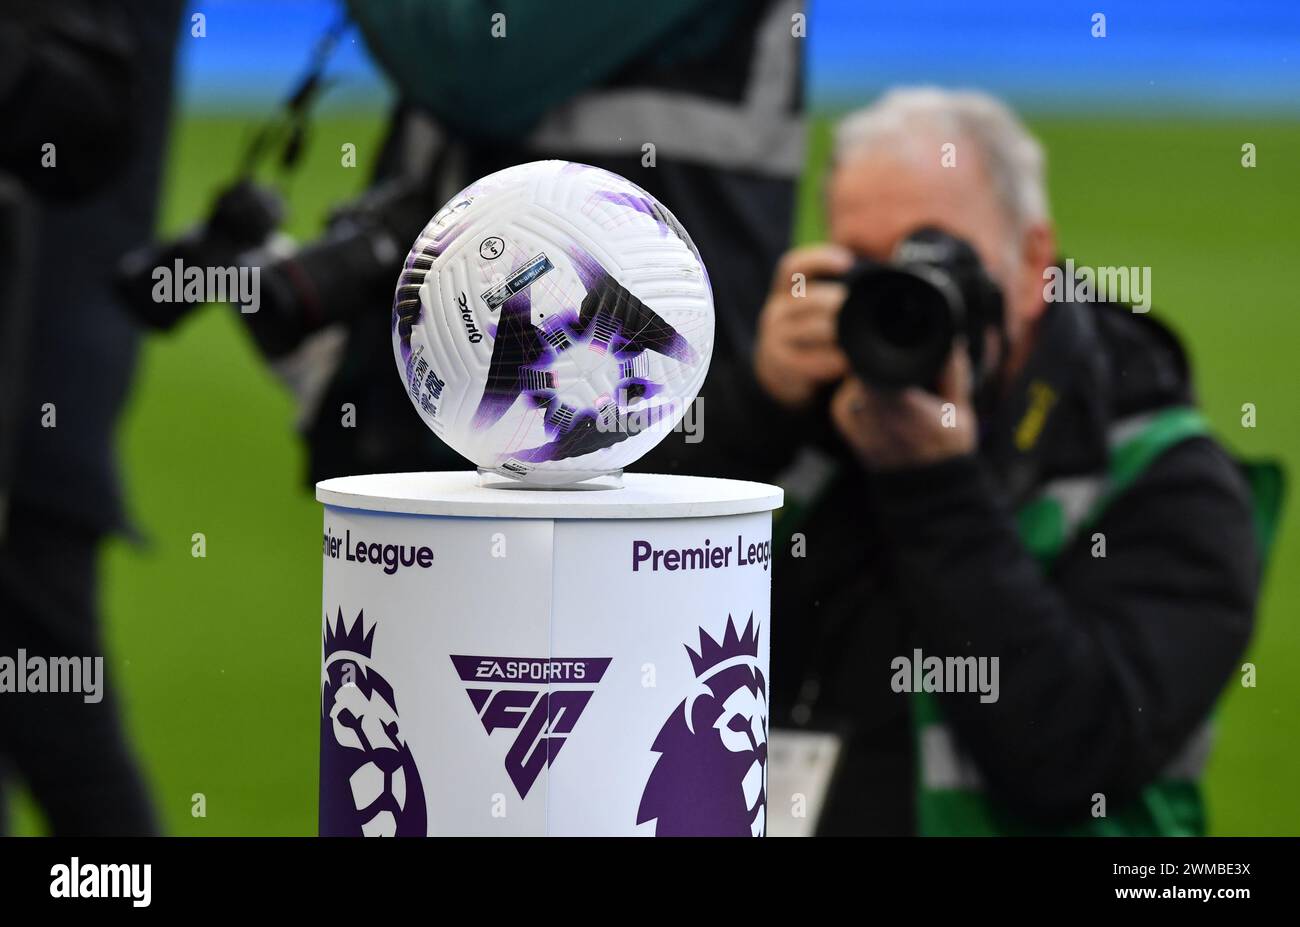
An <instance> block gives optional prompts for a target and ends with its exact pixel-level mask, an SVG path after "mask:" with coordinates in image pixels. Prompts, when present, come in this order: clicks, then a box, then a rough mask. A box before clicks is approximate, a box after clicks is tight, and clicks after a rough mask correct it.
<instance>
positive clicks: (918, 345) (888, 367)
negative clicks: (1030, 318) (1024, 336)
mask: <svg viewBox="0 0 1300 927" xmlns="http://www.w3.org/2000/svg"><path fill="white" fill-rule="evenodd" d="M844 283H845V284H846V285H847V286H848V290H849V292H848V296H847V297H846V298H845V300H844V306H843V307H842V308H841V310H840V318H839V340H840V346H841V347H842V348H843V349H844V353H845V354H846V355H847V356H848V359H849V364H850V366H851V367H852V368H853V372H854V373H856V374H857V375H858V376H859V377H861V378H862V379H863V380H864V381H866V382H868V383H871V384H872V385H874V386H878V387H884V388H886V389H901V388H903V387H907V386H920V387H924V388H927V389H933V388H934V387H935V386H936V384H937V383H938V381H939V374H940V372H941V371H942V370H943V365H944V363H945V362H946V361H947V359H948V355H949V354H950V353H951V352H952V347H953V343H954V342H955V341H956V339H957V338H958V337H964V338H965V339H966V341H967V347H968V349H969V350H970V355H971V367H972V369H973V370H974V371H975V374H976V379H977V381H978V380H980V379H981V378H982V377H983V375H984V373H985V371H984V369H983V359H984V358H983V350H982V347H983V344H984V335H985V332H986V331H987V330H988V329H989V328H993V329H995V330H999V329H1000V328H1001V326H1002V312H1003V310H1002V294H1001V291H1000V290H999V289H998V286H997V284H996V283H994V282H993V280H992V279H991V278H990V277H989V276H988V274H987V273H986V272H985V271H984V268H983V267H982V266H981V265H980V261H979V256H978V255H977V254H976V253H975V249H974V248H973V247H972V246H971V245H970V244H969V243H968V242H966V241H963V240H962V239H960V238H957V237H956V236H953V235H950V234H948V233H947V232H944V231H942V230H940V229H936V228H922V229H918V230H917V231H915V232H913V233H912V234H911V235H909V236H908V237H907V238H905V239H903V241H902V242H900V243H899V246H898V248H897V250H896V251H895V253H894V258H893V260H892V261H891V262H890V263H888V264H880V263H877V262H875V261H870V260H863V261H861V262H860V263H858V264H857V265H856V266H855V267H854V268H853V269H852V270H850V271H849V273H848V274H847V275H846V276H845V277H844Z"/></svg>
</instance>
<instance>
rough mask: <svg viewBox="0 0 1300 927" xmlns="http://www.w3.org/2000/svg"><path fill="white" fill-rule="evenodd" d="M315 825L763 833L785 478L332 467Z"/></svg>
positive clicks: (364, 830)
mask: <svg viewBox="0 0 1300 927" xmlns="http://www.w3.org/2000/svg"><path fill="white" fill-rule="evenodd" d="M317 498H318V499H319V500H320V501H322V502H323V503H325V526H324V534H323V538H322V545H321V549H322V554H323V559H324V623H323V626H322V644H323V649H322V662H321V705H320V725H321V754H320V832H321V834H322V835H357V836H361V835H397V836H404V835H424V834H429V835H440V834H448V835H451V834H469V835H492V834H501V835H547V834H553V835H581V834H592V835H620V834H623V835H632V834H644V835H656V834H658V835H681V834H709V835H761V834H763V833H765V832H766V827H767V718H768V710H767V701H768V642H769V635H770V633H771V619H770V613H769V609H770V599H771V543H772V515H771V512H772V509H774V508H776V507H778V506H780V504H781V491H780V490H779V489H777V488H776V487H772V486H765V485H761V484H757V483H744V482H738V481H733V480H714V479H698V478H691V477H674V476H652V475H645V474H627V475H625V477H624V485H623V486H622V487H621V488H614V489H570V490H554V491H543V492H538V491H530V490H527V489H521V488H517V487H516V488H508V487H501V488H488V487H485V486H482V485H480V481H479V480H478V478H477V477H476V476H475V474H472V473H425V474H393V475H383V476H364V477H348V478H343V479H336V480H327V481H325V482H323V483H320V484H319V485H318V487H317Z"/></svg>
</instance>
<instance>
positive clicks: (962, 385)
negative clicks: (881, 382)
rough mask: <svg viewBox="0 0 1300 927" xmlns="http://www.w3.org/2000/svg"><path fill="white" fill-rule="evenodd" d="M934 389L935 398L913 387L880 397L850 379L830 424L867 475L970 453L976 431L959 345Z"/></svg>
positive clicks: (967, 365)
mask: <svg viewBox="0 0 1300 927" xmlns="http://www.w3.org/2000/svg"><path fill="white" fill-rule="evenodd" d="M937 389H938V392H937V394H936V393H931V392H928V391H926V390H923V389H919V388H916V387H912V388H909V389H903V390H896V391H886V390H879V389H873V388H871V387H868V386H866V385H865V384H863V382H862V381H861V380H859V379H858V378H857V377H850V378H849V379H847V380H845V381H844V383H842V384H841V385H840V387H839V388H838V389H837V390H836V391H835V395H834V397H832V399H831V420H832V421H833V422H834V423H835V428H836V430H837V431H839V433H840V435H841V436H842V437H843V438H844V440H845V441H846V442H848V444H849V446H850V447H851V448H853V451H854V453H855V454H856V455H857V457H858V459H859V460H861V461H862V463H863V464H864V465H865V466H866V467H868V468H869V469H872V470H899V469H904V468H907V467H919V466H925V465H927V464H935V463H939V462H940V461H943V460H948V459H950V458H953V457H961V456H964V455H966V454H970V453H973V452H974V451H975V447H976V442H977V436H978V434H979V431H978V428H977V425H976V421H975V407H974V403H973V402H972V401H971V369H970V356H969V355H968V354H967V351H966V346H965V345H964V344H958V345H956V346H955V347H954V348H953V352H952V354H951V355H950V356H949V357H948V363H947V364H946V365H945V366H944V369H943V374H942V375H941V376H940V379H939V383H938V386H937Z"/></svg>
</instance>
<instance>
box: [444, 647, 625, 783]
mask: <svg viewBox="0 0 1300 927" xmlns="http://www.w3.org/2000/svg"><path fill="white" fill-rule="evenodd" d="M450 656H451V662H452V664H453V665H454V666H455V667H456V672H457V674H459V676H460V678H461V680H462V681H463V682H466V683H469V685H467V686H466V687H465V692H466V694H468V695H469V700H470V704H471V705H473V706H474V712H475V714H477V715H478V718H479V720H480V721H481V722H482V723H483V729H484V730H485V731H487V733H488V735H489V736H491V735H492V734H493V733H494V732H495V731H498V730H502V729H504V730H507V731H516V732H517V733H516V734H515V736H514V739H513V740H512V742H511V744H510V749H509V750H507V751H506V760H505V764H506V774H507V775H508V776H510V781H511V782H513V783H514V785H515V790H516V791H517V792H518V793H519V797H520V798H527V797H528V793H529V791H530V790H531V789H532V787H533V785H534V783H536V782H537V777H538V776H540V775H541V773H542V770H543V769H546V768H547V767H548V766H550V765H551V764H552V763H554V762H555V758H556V757H557V756H558V755H559V753H560V748H561V747H563V746H564V744H565V741H566V740H567V739H568V737H569V735H570V734H572V733H573V729H574V727H575V726H576V725H577V723H578V719H579V718H580V717H582V712H583V710H584V709H585V708H586V707H587V703H588V702H589V701H591V696H592V693H593V692H595V687H596V683H598V682H600V680H601V677H603V676H604V675H605V670H607V669H608V668H609V664H610V658H609V657H571V658H567V659H544V658H530V657H474V656H467V655H462V654H451V655H450Z"/></svg>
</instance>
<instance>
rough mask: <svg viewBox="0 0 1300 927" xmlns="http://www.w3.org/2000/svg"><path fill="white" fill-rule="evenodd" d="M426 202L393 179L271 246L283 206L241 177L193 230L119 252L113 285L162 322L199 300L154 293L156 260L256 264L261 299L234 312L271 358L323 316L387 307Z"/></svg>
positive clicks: (329, 320)
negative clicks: (308, 234)
mask: <svg viewBox="0 0 1300 927" xmlns="http://www.w3.org/2000/svg"><path fill="white" fill-rule="evenodd" d="M431 202H432V196H431V194H430V192H429V191H428V190H427V189H425V187H424V185H423V184H419V183H412V182H408V181H405V180H403V179H401V178H395V179H393V180H390V181H387V182H386V183H383V184H380V185H379V186H376V187H374V188H372V189H370V190H369V191H367V192H366V193H365V194H363V195H362V196H361V197H360V198H359V199H357V200H354V201H353V202H351V203H348V204H347V205H346V206H345V207H343V208H342V209H340V210H338V211H337V212H335V213H334V214H333V215H332V216H331V217H330V219H329V223H328V225H327V228H326V230H325V233H324V234H323V235H322V236H321V237H320V238H318V239H317V240H315V241H312V242H309V243H308V244H306V245H305V246H304V247H302V248H300V249H298V250H296V251H293V252H292V253H287V254H286V253H283V252H282V251H280V250H278V249H276V248H274V247H272V245H271V241H272V236H273V235H274V233H275V231H276V228H277V227H278V225H279V223H280V220H281V218H282V214H283V207H282V205H281V203H280V200H279V198H278V197H277V196H276V194H275V193H273V192H272V191H271V190H269V189H267V188H264V187H261V186H258V185H256V184H254V183H252V182H250V181H247V180H243V181H240V182H238V183H236V184H234V185H233V186H231V187H229V188H228V189H226V190H225V191H224V192H222V194H221V195H220V196H218V197H217V199H216V202H215V203H214V204H213V208H212V210H211V213H210V215H209V217H208V219H207V220H206V221H205V222H203V223H201V224H200V225H198V226H197V227H195V228H194V229H193V230H191V231H189V232H188V233H186V234H184V235H182V236H181V237H179V238H177V239H174V240H172V241H166V242H161V243H158V244H149V245H146V246H144V247H142V248H139V249H137V250H136V251H133V252H131V253H130V254H128V255H127V256H126V257H125V258H123V260H122V261H121V263H120V265H119V268H118V274H117V279H116V281H115V282H116V285H117V290H118V294H119V296H120V297H121V298H122V299H123V301H124V303H125V305H126V306H127V307H128V308H129V309H130V310H131V311H132V312H133V313H134V314H135V316H136V318H137V319H139V320H140V321H141V322H143V323H144V324H146V325H148V326H149V327H151V328H154V329H158V330H163V331H165V330H168V329H170V328H172V327H174V326H175V325H176V324H177V323H178V322H180V321H181V320H182V319H183V318H185V317H186V316H188V315H189V314H190V313H191V312H193V311H194V310H195V309H197V308H198V305H196V304H194V303H185V302H159V301H158V300H156V299H155V298H154V295H153V293H154V289H153V288H154V282H153V280H154V278H153V273H154V271H155V269H156V268H159V267H162V268H170V267H172V266H173V264H174V263H177V262H179V264H180V265H181V266H186V267H256V268H257V269H258V271H259V275H260V276H259V281H260V288H261V293H260V297H261V298H260V303H261V306H260V309H259V310H258V311H257V312H254V313H241V314H240V319H241V320H242V321H243V322H244V323H245V324H246V325H247V326H248V329H249V331H250V333H251V334H252V335H253V338H254V340H255V341H256V342H257V345H258V347H259V348H260V350H261V351H262V353H263V354H264V355H265V356H266V357H268V358H271V359H275V358H278V357H281V356H283V355H285V354H288V353H289V352H291V351H293V350H294V349H295V348H296V347H297V346H298V345H299V344H301V343H302V342H303V341H304V340H305V339H306V338H307V337H308V336H310V335H312V334H313V333H315V332H317V331H319V330H320V329H322V328H325V327H326V326H328V325H331V324H334V323H338V322H342V323H345V324H346V323H348V322H350V321H351V320H352V319H353V318H355V317H356V316H358V315H362V314H373V313H374V311H375V308H376V307H381V308H383V309H385V310H386V309H387V308H388V307H389V305H390V304H391V302H392V290H393V280H395V279H396V278H397V275H398V273H399V272H400V271H401V267H402V259H403V258H404V257H405V256H406V248H407V246H408V244H409V243H410V242H411V241H414V240H415V237H416V235H418V234H419V232H420V230H421V229H422V228H423V227H424V225H425V223H426V222H427V221H428V217H429V216H430V215H431V214H432V207H431V206H430V203H431Z"/></svg>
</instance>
